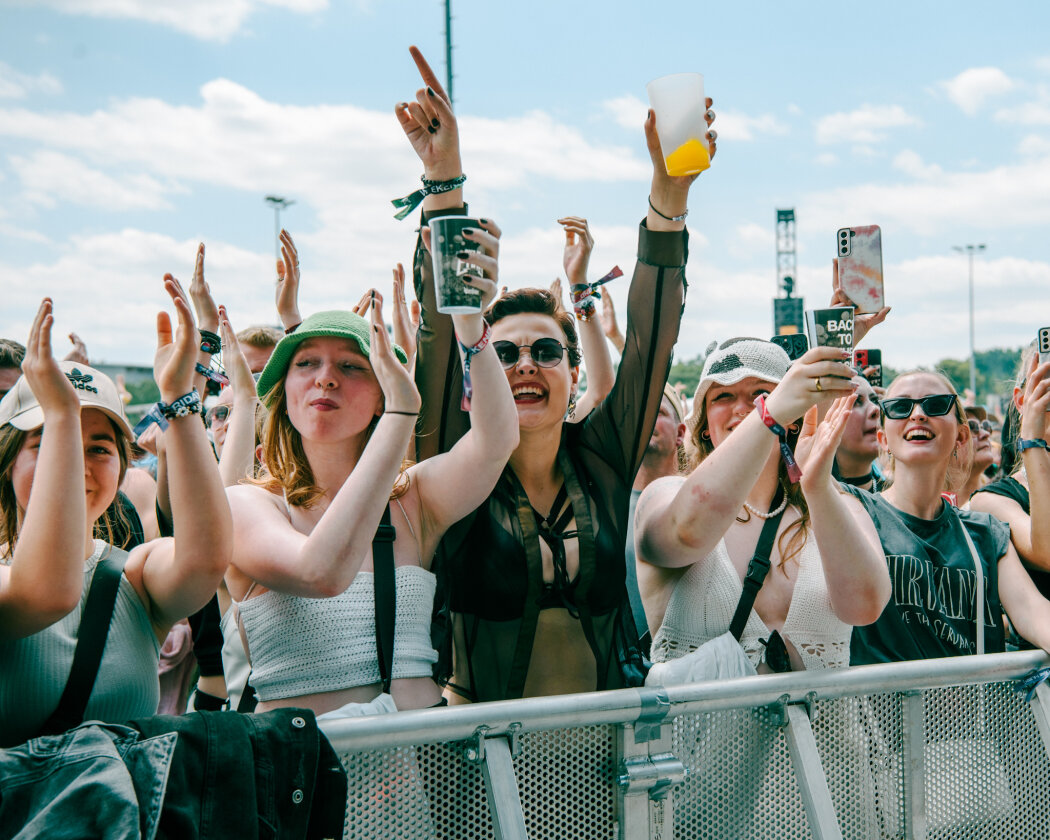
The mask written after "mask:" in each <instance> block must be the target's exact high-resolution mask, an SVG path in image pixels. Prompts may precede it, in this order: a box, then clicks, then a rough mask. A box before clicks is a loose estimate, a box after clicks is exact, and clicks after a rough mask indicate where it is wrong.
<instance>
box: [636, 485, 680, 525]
mask: <svg viewBox="0 0 1050 840" xmlns="http://www.w3.org/2000/svg"><path fill="white" fill-rule="evenodd" d="M685 479H686V477H685V476H684V475H666V476H663V477H662V478H657V479H655V480H654V481H652V482H650V483H649V484H647V485H646V486H645V489H644V490H643V491H642V495H641V496H639V497H638V504H637V505H635V516H641V515H642V513H643V511H645V512H648V511H650V510H651V509H652V507H653V506H654V505H658V504H661V503H665V504H666V503H667V502H669V501H670V500H671V499H673V498H674V496H675V494H676V493H677V492H678V490H679V488H681V486H682V485H683V484H685Z"/></svg>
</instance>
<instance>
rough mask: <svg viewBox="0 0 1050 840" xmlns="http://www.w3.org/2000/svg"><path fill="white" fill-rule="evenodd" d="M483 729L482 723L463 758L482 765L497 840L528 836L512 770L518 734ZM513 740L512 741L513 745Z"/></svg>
mask: <svg viewBox="0 0 1050 840" xmlns="http://www.w3.org/2000/svg"><path fill="white" fill-rule="evenodd" d="M485 729H486V727H484V726H481V727H478V731H477V732H475V734H474V737H475V742H474V744H473V746H471V747H469V748H468V749H467V751H466V758H467V760H468V761H473V762H475V763H477V764H480V765H481V770H482V773H483V774H484V777H485V792H486V793H487V794H488V799H489V813H490V814H491V815H492V827H493V830H494V832H495V835H496V840H529V835H528V832H527V831H526V830H525V814H524V812H523V811H522V808H521V796H520V795H519V794H518V777H517V776H516V775H515V774H514V760H513V755H514V753H516V751H517V746H516V743H517V742H516V737H517V736H516V734H515V733H512V734H511V735H510V736H507V737H503V736H498V735H495V736H490V737H486V735H485ZM512 742H513V743H514V744H515V746H514V747H513V748H512Z"/></svg>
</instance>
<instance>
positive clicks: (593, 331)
mask: <svg viewBox="0 0 1050 840" xmlns="http://www.w3.org/2000/svg"><path fill="white" fill-rule="evenodd" d="M558 224H559V225H561V226H562V227H563V228H564V229H565V253H564V255H563V257H562V265H563V266H564V268H565V277H566V279H567V280H568V282H569V293H570V295H572V300H573V311H574V312H575V314H576V324H577V331H578V332H579V334H580V348H581V350H582V351H583V361H584V364H585V366H586V368H587V390H586V391H585V392H584V394H583V396H582V397H581V398H580V400H579V402H578V403H577V404H576V410H575V411H574V412H573V413H572V415H570V417H569V420H570V421H571V422H574V423H579V422H580V421H581V420H583V418H584V417H586V416H587V415H588V414H590V413H591V410H592V409H594V408H595V407H596V406H597V405H598V404H599V403H601V401H602V400H604V399H605V398H606V397H607V396H608V395H609V392H610V391H611V390H612V387H613V382H614V381H615V380H616V370H615V369H614V368H613V363H612V355H611V354H610V353H609V345H608V344H606V342H605V336H604V334H603V331H602V322H601V319H600V318H599V317H598V307H597V306H596V303H597V301H596V300H595V299H594V298H593V297H592V296H591V289H590V288H589V287H588V285H587V267H588V265H589V264H590V260H591V251H593V250H594V237H593V236H591V231H590V228H589V227H588V226H587V220H586V219H584V218H581V217H579V216H566V217H565V218H563V219H558ZM602 293H603V294H604V291H603V292H602ZM581 294H582V295H586V298H584V299H583V300H582V301H580V302H579V303H578V302H577V297H578V296H579V295H581ZM558 299H559V300H560V299H561V298H560V295H559V298H558Z"/></svg>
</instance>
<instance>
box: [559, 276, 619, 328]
mask: <svg viewBox="0 0 1050 840" xmlns="http://www.w3.org/2000/svg"><path fill="white" fill-rule="evenodd" d="M617 277H623V271H621V270H620V266H618V265H614V266H613V267H612V270H611V271H610V272H609V273H608V274H606V275H605V276H604V277H602V278H601V279H600V280H595V281H594V282H593V283H573V284H572V286H570V287H569V294H570V295H571V297H572V309H573V311H574V312H575V313H576V318H577V319H578V320H580V321H589V320H590V319H591V318H593V317H594V312H595V307H596V303H595V301H597V300H598V298H600V297H601V296H602V294H601V292H599V291H598V287H599V286H604V285H605V284H606V283H608V282H609V281H610V280H615V279H616V278H617Z"/></svg>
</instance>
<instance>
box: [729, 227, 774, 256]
mask: <svg viewBox="0 0 1050 840" xmlns="http://www.w3.org/2000/svg"><path fill="white" fill-rule="evenodd" d="M776 241H777V237H776V233H775V232H774V230H773V229H772V228H771V227H770V226H769V225H760V224H757V223H755V222H745V223H744V224H741V225H737V226H736V229H735V230H734V231H733V238H732V239H731V240H730V241H729V243H728V244H729V253H730V254H731V255H732V256H734V257H737V258H739V259H742V260H753V259H754V258H755V255H756V254H761V256H762V257H763V258H765V259H768V260H772V258H773V254H775V253H776Z"/></svg>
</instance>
